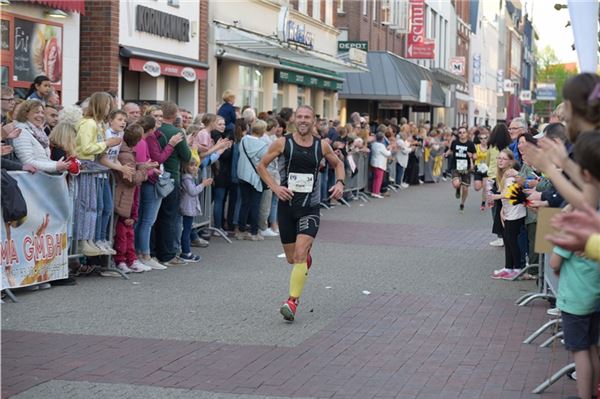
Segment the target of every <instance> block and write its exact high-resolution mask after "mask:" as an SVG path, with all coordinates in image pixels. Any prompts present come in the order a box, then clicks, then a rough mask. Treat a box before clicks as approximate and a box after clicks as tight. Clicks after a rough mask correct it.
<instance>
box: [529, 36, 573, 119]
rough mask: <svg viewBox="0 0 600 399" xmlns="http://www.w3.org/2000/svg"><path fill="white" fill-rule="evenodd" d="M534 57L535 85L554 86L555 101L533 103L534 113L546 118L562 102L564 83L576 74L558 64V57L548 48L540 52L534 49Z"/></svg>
mask: <svg viewBox="0 0 600 399" xmlns="http://www.w3.org/2000/svg"><path fill="white" fill-rule="evenodd" d="M535 57H536V60H537V63H536V68H535V78H536V81H537V83H554V84H556V101H554V102H549V101H538V102H536V103H535V108H534V109H535V113H536V114H538V115H546V116H547V115H548V114H549V112H548V111H549V110H553V109H554V108H555V107H556V106H557V105H558V104H560V103H561V102H562V89H563V86H564V85H565V81H566V80H567V79H568V78H570V77H571V76H574V75H576V72H575V71H569V70H567V68H566V67H565V65H564V64H559V60H558V57H557V56H556V53H555V52H554V49H552V47H550V46H546V47H544V48H543V49H542V50H538V49H536V54H535Z"/></svg>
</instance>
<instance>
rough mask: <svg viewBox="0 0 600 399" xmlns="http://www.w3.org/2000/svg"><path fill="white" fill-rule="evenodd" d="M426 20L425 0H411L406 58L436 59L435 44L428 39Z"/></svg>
mask: <svg viewBox="0 0 600 399" xmlns="http://www.w3.org/2000/svg"><path fill="white" fill-rule="evenodd" d="M426 18H427V14H426V13H425V0H410V30H409V31H408V37H407V41H406V58H414V59H430V60H431V59H434V58H435V42H434V41H433V40H431V39H427V38H426V35H427V30H426V29H425V20H426Z"/></svg>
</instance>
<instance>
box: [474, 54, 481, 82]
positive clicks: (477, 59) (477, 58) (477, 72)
mask: <svg viewBox="0 0 600 399" xmlns="http://www.w3.org/2000/svg"><path fill="white" fill-rule="evenodd" d="M473 83H474V84H476V85H478V84H480V83H481V54H475V55H473Z"/></svg>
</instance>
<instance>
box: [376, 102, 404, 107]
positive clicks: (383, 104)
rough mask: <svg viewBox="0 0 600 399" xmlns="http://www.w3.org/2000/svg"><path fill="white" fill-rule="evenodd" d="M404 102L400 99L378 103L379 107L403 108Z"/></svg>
mask: <svg viewBox="0 0 600 399" xmlns="http://www.w3.org/2000/svg"><path fill="white" fill-rule="evenodd" d="M402 106H403V105H402V103H401V102H400V101H380V102H379V104H378V105H377V108H379V109H402Z"/></svg>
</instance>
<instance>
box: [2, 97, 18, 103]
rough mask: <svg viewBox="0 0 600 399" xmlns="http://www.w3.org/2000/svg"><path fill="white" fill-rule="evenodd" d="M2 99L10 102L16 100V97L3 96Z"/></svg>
mask: <svg viewBox="0 0 600 399" xmlns="http://www.w3.org/2000/svg"><path fill="white" fill-rule="evenodd" d="M2 101H8V102H11V103H12V102H15V98H14V97H11V98H3V99H2Z"/></svg>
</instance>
